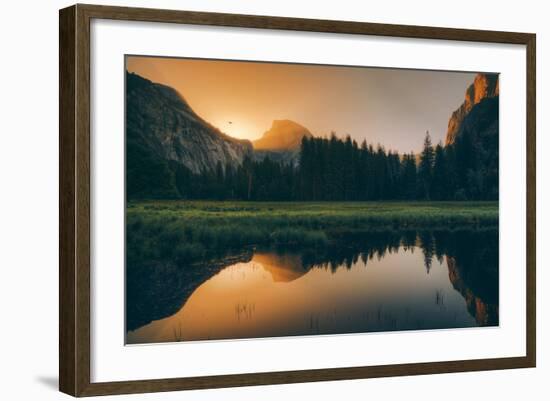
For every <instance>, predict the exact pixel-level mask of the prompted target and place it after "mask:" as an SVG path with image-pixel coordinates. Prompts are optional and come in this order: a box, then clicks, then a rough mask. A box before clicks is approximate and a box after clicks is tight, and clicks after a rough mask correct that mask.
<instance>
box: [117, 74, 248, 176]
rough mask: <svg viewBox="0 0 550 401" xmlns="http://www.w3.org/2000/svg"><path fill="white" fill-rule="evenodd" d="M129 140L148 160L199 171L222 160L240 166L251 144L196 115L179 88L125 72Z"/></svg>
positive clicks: (210, 167)
mask: <svg viewBox="0 0 550 401" xmlns="http://www.w3.org/2000/svg"><path fill="white" fill-rule="evenodd" d="M126 80H127V81H126V128H127V137H128V140H129V141H132V143H135V144H137V145H138V146H139V147H140V149H142V150H143V152H145V153H143V152H142V153H143V155H147V158H148V159H156V160H157V161H158V162H159V163H165V162H175V163H179V164H181V165H183V166H185V167H187V168H188V169H189V170H190V171H191V172H193V173H196V174H199V173H201V172H204V171H212V170H214V169H215V168H216V165H217V164H218V163H219V164H221V165H222V166H223V167H225V166H226V165H227V164H231V165H238V164H240V163H241V162H242V160H243V158H244V157H245V155H247V154H251V152H252V144H251V143H250V142H249V141H246V140H239V139H235V138H232V137H230V136H228V135H226V134H224V133H223V132H221V131H220V130H219V129H217V128H215V127H214V126H212V125H211V124H209V123H208V122H207V121H205V120H204V119H202V118H201V117H200V116H199V115H197V114H196V113H195V112H194V111H193V109H192V108H191V107H190V106H189V104H188V103H187V102H186V101H185V99H184V98H183V96H181V95H180V94H179V93H178V92H177V91H176V90H174V89H173V88H170V87H168V86H165V85H161V84H157V83H154V82H151V81H149V80H147V79H145V78H142V77H140V76H139V75H137V74H131V73H127V75H126Z"/></svg>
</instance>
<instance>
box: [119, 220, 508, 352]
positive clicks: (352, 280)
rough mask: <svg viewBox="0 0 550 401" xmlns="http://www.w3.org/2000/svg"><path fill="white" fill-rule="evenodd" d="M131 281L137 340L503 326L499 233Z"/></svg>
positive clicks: (254, 257) (393, 239)
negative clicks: (499, 323) (500, 316)
mask: <svg viewBox="0 0 550 401" xmlns="http://www.w3.org/2000/svg"><path fill="white" fill-rule="evenodd" d="M150 271H151V276H147V277H143V276H140V277H131V274H130V273H129V281H128V288H127V291H128V299H127V301H128V305H129V308H128V310H127V325H128V328H129V329H130V330H129V331H128V332H127V338H126V341H127V343H129V344H137V343H155V342H171V341H185V340H208V339H235V338H255V337H275V336H296V335H315V334H337V333H358V332H377V331H394V330H419V329H440V328H458V327H476V326H494V325H498V319H499V318H498V316H499V312H498V232H497V231H496V230H483V231H459V232H407V233H394V232H391V233H371V234H368V235H362V236H360V237H353V238H343V239H342V241H341V242H340V243H339V244H336V245H334V246H332V247H328V248H327V249H323V250H308V251H300V250H297V249H288V248H287V249H256V250H252V251H249V252H246V253H243V254H240V255H237V256H232V257H231V258H225V259H222V260H218V261H215V262H211V263H210V264H207V265H199V266H195V267H177V266H171V267H170V266H169V267H167V266H155V267H153V268H152V269H151V270H150Z"/></svg>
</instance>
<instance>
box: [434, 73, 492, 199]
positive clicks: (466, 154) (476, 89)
mask: <svg viewBox="0 0 550 401" xmlns="http://www.w3.org/2000/svg"><path fill="white" fill-rule="evenodd" d="M445 144H446V148H447V149H448V154H452V160H454V162H453V164H454V166H455V169H456V171H455V172H454V175H453V176H454V177H455V178H456V180H457V183H458V189H457V191H456V193H455V194H454V195H452V197H454V198H455V199H464V198H466V199H486V200H497V199H498V198H499V152H498V149H499V82H498V75H497V74H478V75H477V76H476V78H475V80H474V82H473V84H472V85H470V87H469V88H468V90H467V91H466V96H465V99H464V102H463V103H462V105H461V106H460V107H459V108H458V109H457V110H456V111H455V112H454V113H453V114H452V116H451V118H450V120H449V128H448V131H447V137H446V140H445Z"/></svg>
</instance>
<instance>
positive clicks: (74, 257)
mask: <svg viewBox="0 0 550 401" xmlns="http://www.w3.org/2000/svg"><path fill="white" fill-rule="evenodd" d="M91 18H102V19H115V20H127V21H149V22H168V23H181V24H194V25H212V26H225V27H240V28H258V29H266V28H267V29H281V30H295V31H309V32H327V33H341V34H355V35H375V36H395V37H402V38H421V39H438V40H457V41H477V42H492V43H510V44H520V45H525V46H526V48H527V59H526V64H527V194H526V196H527V260H526V279H527V324H526V331H527V336H526V350H527V354H526V356H523V357H516V358H497V359H480V360H465V361H442V362H435V363H414V364H400V365H383V366H366V367H350V368H331V369H316V370H304V371H286V372H265V373H252V374H236V375H224V376H204V377H193V378H172V379H160V380H138V381H124V382H106V383H91V382H90V366H91V365H90V363H91V354H90V20H91ZM59 31H60V35H59V46H60V53H59V57H60V64H59V65H60V70H59V90H60V102H59V126H60V134H59V138H60V139H59V150H60V165H59V167H60V169H59V180H60V187H59V188H60V194H59V209H60V210H59V225H60V235H59V256H60V266H59V274H60V278H59V280H60V281H59V283H60V286H59V310H60V316H59V317H60V325H59V365H60V366H59V387H60V390H61V391H63V392H65V393H67V394H70V395H73V396H92V395H106V394H123V393H144V392H154V391H174V390H186V389H201V388H218V387H234V386H249V385H263V384H279V383H297V382H312V381H323V380H345V379H363V378H373V377H388V376H402V375H420V374H434V373H447V372H463V371H479V370H489V369H511V368H526V367H534V366H535V363H536V310H535V301H536V299H535V285H536V278H535V276H536V271H535V270H536V268H535V240H536V234H535V231H536V229H535V218H536V204H535V196H536V189H535V176H536V173H535V170H536V165H535V143H536V140H535V131H536V128H535V121H536V92H535V90H536V89H535V84H536V79H535V74H536V71H535V68H536V67H535V64H536V55H535V54H536V37H535V35H534V34H529V33H516V32H496V31H480V30H466V29H451V28H434V27H421V26H404V25H390V24H371V23H363V22H352V21H329V20H311V19H301V18H283V17H267V16H252V15H235V14H217V13H202V12H190V11H170V10H155V9H143V8H126V7H110V6H94V5H80V4H79V5H76V6H72V7H69V8H66V9H63V10H61V11H60V14H59Z"/></svg>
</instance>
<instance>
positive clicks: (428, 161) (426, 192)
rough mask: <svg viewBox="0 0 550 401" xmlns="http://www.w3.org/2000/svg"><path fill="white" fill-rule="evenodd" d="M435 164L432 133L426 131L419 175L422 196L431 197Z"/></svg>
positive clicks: (424, 197)
mask: <svg viewBox="0 0 550 401" xmlns="http://www.w3.org/2000/svg"><path fill="white" fill-rule="evenodd" d="M433 165H434V148H433V146H432V138H431V137H430V133H429V132H428V131H426V137H425V138H424V148H423V150H422V153H421V154H420V165H419V166H418V175H419V181H420V182H419V183H420V188H419V189H420V197H421V198H423V199H427V200H429V199H430V196H431V187H432V178H433Z"/></svg>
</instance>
